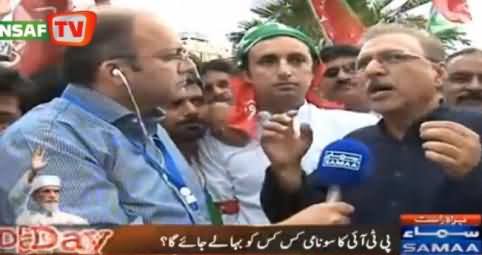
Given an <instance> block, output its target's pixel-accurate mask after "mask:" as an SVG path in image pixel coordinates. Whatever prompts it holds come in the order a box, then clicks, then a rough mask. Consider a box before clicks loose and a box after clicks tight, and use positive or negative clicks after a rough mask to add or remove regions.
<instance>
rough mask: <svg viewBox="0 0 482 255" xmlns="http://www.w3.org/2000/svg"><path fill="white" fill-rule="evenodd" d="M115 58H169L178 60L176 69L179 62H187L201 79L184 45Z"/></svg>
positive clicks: (179, 66) (198, 78)
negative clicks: (148, 53)
mask: <svg viewBox="0 0 482 255" xmlns="http://www.w3.org/2000/svg"><path fill="white" fill-rule="evenodd" d="M115 58H127V59H135V58H155V59H160V60H163V61H171V60H178V61H179V62H178V66H177V67H178V70H179V69H181V64H185V63H189V64H191V65H192V66H193V73H194V75H195V76H196V79H197V80H200V79H201V76H200V74H199V71H198V70H197V68H196V64H195V63H194V61H193V60H192V59H191V57H190V55H189V51H188V50H187V49H186V48H184V47H179V48H170V49H163V50H160V51H158V52H156V53H155V54H153V55H136V54H129V55H117V56H115V57H113V58H112V59H115Z"/></svg>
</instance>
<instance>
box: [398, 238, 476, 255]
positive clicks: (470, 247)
mask: <svg viewBox="0 0 482 255" xmlns="http://www.w3.org/2000/svg"><path fill="white" fill-rule="evenodd" d="M401 254H465V255H468V254H481V251H480V242H477V241H476V242H473V241H472V242H470V241H469V242H468V241H459V242H445V243H441V242H437V243H434V242H432V243H422V242H403V244H402V252H401Z"/></svg>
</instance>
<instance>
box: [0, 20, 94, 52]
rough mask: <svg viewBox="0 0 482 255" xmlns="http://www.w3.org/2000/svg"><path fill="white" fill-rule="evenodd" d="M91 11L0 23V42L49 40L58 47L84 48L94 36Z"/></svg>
mask: <svg viewBox="0 0 482 255" xmlns="http://www.w3.org/2000/svg"><path fill="white" fill-rule="evenodd" d="M96 19H97V17H96V15H95V13H94V12H92V11H73V12H64V13H54V14H50V15H49V16H48V17H47V22H44V21H38V20H37V21H0V40H21V41H23V40H26V41H29V40H40V41H47V40H50V41H51V42H52V43H53V44H55V45H59V46H85V45H87V44H89V43H90V41H91V40H92V36H93V35H94V30H95V24H96Z"/></svg>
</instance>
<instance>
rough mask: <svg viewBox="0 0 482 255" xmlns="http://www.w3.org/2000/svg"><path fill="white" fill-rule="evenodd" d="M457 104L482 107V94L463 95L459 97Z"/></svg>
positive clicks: (470, 93)
mask: <svg viewBox="0 0 482 255" xmlns="http://www.w3.org/2000/svg"><path fill="white" fill-rule="evenodd" d="M456 102H457V104H459V105H468V106H474V105H478V106H480V105H482V93H472V92H468V93H464V94H461V95H459V96H458V97H457V99H456Z"/></svg>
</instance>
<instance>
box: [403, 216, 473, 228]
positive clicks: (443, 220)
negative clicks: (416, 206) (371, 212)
mask: <svg viewBox="0 0 482 255" xmlns="http://www.w3.org/2000/svg"><path fill="white" fill-rule="evenodd" d="M480 221H481V216H480V215H479V214H404V215H401V216H400V224H401V225H402V226H403V225H470V226H480Z"/></svg>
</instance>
